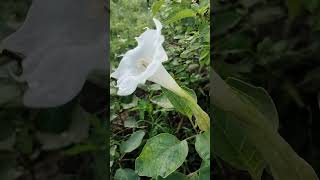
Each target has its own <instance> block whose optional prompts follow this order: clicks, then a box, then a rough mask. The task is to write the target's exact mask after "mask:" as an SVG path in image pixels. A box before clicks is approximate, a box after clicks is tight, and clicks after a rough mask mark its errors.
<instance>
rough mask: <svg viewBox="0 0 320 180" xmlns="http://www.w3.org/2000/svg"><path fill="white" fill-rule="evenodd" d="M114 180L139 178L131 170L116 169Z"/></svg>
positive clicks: (138, 179) (134, 179) (136, 179)
mask: <svg viewBox="0 0 320 180" xmlns="http://www.w3.org/2000/svg"><path fill="white" fill-rule="evenodd" d="M114 180H140V177H139V176H138V175H137V174H136V173H135V172H134V170H132V169H121V168H120V169H118V170H117V171H116V174H115V176H114Z"/></svg>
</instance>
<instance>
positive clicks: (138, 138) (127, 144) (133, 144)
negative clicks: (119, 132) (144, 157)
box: [120, 130, 145, 153]
mask: <svg viewBox="0 0 320 180" xmlns="http://www.w3.org/2000/svg"><path fill="white" fill-rule="evenodd" d="M144 135H145V132H144V131H143V130H139V131H136V132H134V133H133V134H131V136H130V138H129V139H128V140H127V141H124V142H122V143H121V145H120V150H121V152H122V153H129V152H132V151H133V150H135V149H137V148H138V147H139V146H140V144H141V142H142V139H143V137H144Z"/></svg>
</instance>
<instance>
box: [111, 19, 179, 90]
mask: <svg viewBox="0 0 320 180" xmlns="http://www.w3.org/2000/svg"><path fill="white" fill-rule="evenodd" d="M153 21H154V23H155V24H156V29H148V28H147V30H146V31H145V32H144V33H142V34H141V35H140V36H139V37H137V38H136V40H137V42H138V46H137V47H136V48H134V49H132V50H129V51H128V52H127V53H125V54H124V56H123V58H122V60H121V62H120V64H119V67H118V68H117V69H116V71H115V72H114V73H112V74H111V77H113V78H116V79H117V87H118V88H119V90H118V92H117V94H118V95H119V96H127V95H130V94H132V93H133V92H134V91H135V90H136V88H137V86H138V85H139V84H144V83H145V82H146V81H147V80H149V81H152V82H154V83H157V84H159V85H161V86H163V87H165V88H167V89H169V90H171V91H173V92H176V91H177V90H178V91H179V90H180V87H179V85H178V84H177V83H176V82H175V80H174V79H173V78H172V77H171V76H170V74H169V73H168V72H167V71H166V69H165V68H164V67H163V65H162V62H165V61H167V60H168V56H167V53H166V51H165V50H164V49H163V46H162V43H163V42H164V37H163V35H161V29H162V25H161V23H160V22H159V21H158V20H157V19H153Z"/></svg>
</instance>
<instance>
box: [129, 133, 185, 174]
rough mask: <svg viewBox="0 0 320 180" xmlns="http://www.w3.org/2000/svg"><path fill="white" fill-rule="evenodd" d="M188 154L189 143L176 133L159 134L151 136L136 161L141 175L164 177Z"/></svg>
mask: <svg viewBox="0 0 320 180" xmlns="http://www.w3.org/2000/svg"><path fill="white" fill-rule="evenodd" d="M187 155H188V143H187V141H186V140H183V141H179V140H178V139H177V138H176V137H175V136H174V135H171V134H166V133H163V134H159V135H157V136H155V137H152V138H150V139H149V140H148V141H147V143H146V145H145V146H144V147H143V150H142V152H141V154H140V156H139V157H138V158H137V159H136V161H135V169H136V171H137V172H138V174H139V175H140V176H148V177H157V176H161V177H163V178H165V177H167V176H169V175H170V174H171V173H173V172H174V171H175V170H177V169H178V168H179V167H180V166H181V165H182V163H183V162H184V161H185V159H186V157H187Z"/></svg>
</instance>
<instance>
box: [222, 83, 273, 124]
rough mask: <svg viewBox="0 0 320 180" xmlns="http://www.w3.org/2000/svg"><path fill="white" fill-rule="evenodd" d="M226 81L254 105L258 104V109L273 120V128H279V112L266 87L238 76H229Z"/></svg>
mask: <svg viewBox="0 0 320 180" xmlns="http://www.w3.org/2000/svg"><path fill="white" fill-rule="evenodd" d="M226 82H227V83H228V84H229V85H230V86H231V87H232V88H233V90H234V91H236V92H237V93H238V94H239V96H242V97H243V98H245V99H247V100H249V101H250V102H251V103H252V105H254V106H256V109H257V110H258V111H260V112H261V113H264V115H265V116H266V118H267V119H268V120H269V121H270V122H271V125H272V126H273V128H274V129H275V130H278V128H279V117H278V112H277V109H276V106H275V104H274V102H273V100H272V98H271V96H270V95H269V94H268V92H267V91H266V90H265V89H263V88H261V87H255V86H253V85H251V84H248V83H246V82H243V81H241V80H239V79H236V78H228V79H227V80H226Z"/></svg>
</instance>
